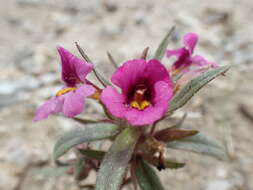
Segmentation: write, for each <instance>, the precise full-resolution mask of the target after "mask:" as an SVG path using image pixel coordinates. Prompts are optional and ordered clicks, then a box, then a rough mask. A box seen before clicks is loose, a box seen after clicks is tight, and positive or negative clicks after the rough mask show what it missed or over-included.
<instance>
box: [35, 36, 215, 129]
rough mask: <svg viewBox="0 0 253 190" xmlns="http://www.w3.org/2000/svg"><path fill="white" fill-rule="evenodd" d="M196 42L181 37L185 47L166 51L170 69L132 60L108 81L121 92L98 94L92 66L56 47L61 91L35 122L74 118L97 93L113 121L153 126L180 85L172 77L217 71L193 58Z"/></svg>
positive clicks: (111, 90) (108, 89)
mask: <svg viewBox="0 0 253 190" xmlns="http://www.w3.org/2000/svg"><path fill="white" fill-rule="evenodd" d="M197 41H198V36H197V35H196V34H194V33H187V34H186V35H185V36H184V47H182V48H179V49H175V50H167V52H166V55H167V57H168V58H169V57H171V56H176V57H177V60H176V61H175V62H174V63H173V64H172V66H171V68H166V67H165V66H164V65H163V64H162V63H161V62H160V61H159V60H157V59H151V60H148V61H147V60H145V59H133V60H129V61H126V62H125V63H123V64H122V66H120V67H119V68H118V69H117V70H116V71H115V72H114V73H113V75H112V78H111V81H112V83H113V84H114V85H116V86H117V87H119V88H120V89H121V92H118V91H117V90H116V88H115V87H114V86H112V85H108V86H106V87H105V88H104V89H102V90H101V89H100V90H99V88H98V87H96V86H95V85H94V84H92V83H91V82H90V81H88V80H87V79H86V76H87V75H88V74H89V73H90V72H91V71H92V69H93V65H92V63H88V62H86V61H84V60H81V59H79V58H78V57H76V56H75V55H73V54H71V53H70V52H68V51H67V50H66V49H64V48H62V47H58V52H59V55H60V57H61V65H62V81H63V82H64V87H63V88H62V89H61V90H59V91H58V92H57V93H56V95H55V96H54V97H52V98H51V99H50V100H48V101H47V102H46V103H45V104H43V105H42V106H41V107H40V108H39V109H38V110H37V113H36V116H35V118H34V120H36V121H38V120H42V119H45V118H47V117H48V116H49V115H50V114H55V113H59V112H62V113H63V114H64V116H66V117H74V116H76V115H78V114H80V113H82V112H83V110H84V104H85V99H86V98H89V97H92V95H94V94H95V93H99V97H100V98H99V99H100V101H99V102H101V103H102V104H103V105H104V107H105V108H106V110H107V112H108V113H109V114H110V115H111V116H112V117H113V118H118V119H121V120H124V121H127V123H128V124H129V125H131V126H144V125H150V124H153V123H154V122H156V121H158V120H160V119H161V118H162V117H163V116H164V115H165V114H166V113H167V111H168V109H169V105H170V101H171V98H172V97H173V91H174V90H175V86H176V87H177V89H178V85H177V84H178V83H179V81H180V80H178V83H174V82H173V78H174V77H175V76H180V77H181V78H182V79H184V78H185V77H186V76H189V75H190V76H196V74H199V73H202V72H205V71H207V70H208V69H210V68H215V67H218V66H217V64H215V63H212V62H209V61H207V60H206V59H205V58H203V57H201V56H199V55H195V56H193V55H192V54H193V51H194V48H195V46H196V44H197ZM191 78H192V77H191ZM187 79H188V80H189V77H188V78H187Z"/></svg>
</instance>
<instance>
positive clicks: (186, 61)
mask: <svg viewBox="0 0 253 190" xmlns="http://www.w3.org/2000/svg"><path fill="white" fill-rule="evenodd" d="M197 42H198V35H197V34H195V33H187V34H186V35H184V47H182V48H179V49H175V50H167V57H168V58H169V57H171V56H176V57H177V60H176V61H175V62H174V63H173V65H172V68H171V71H172V75H176V74H178V73H180V72H183V73H186V72H188V71H190V70H191V68H194V67H197V68H199V67H203V66H204V67H205V68H214V67H217V66H218V65H217V64H216V63H212V62H209V61H207V60H206V59H205V58H203V57H202V56H199V55H195V56H193V52H194V48H195V46H196V44H197ZM190 67H191V68H190Z"/></svg>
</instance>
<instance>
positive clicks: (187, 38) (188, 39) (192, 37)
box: [184, 32, 198, 55]
mask: <svg viewBox="0 0 253 190" xmlns="http://www.w3.org/2000/svg"><path fill="white" fill-rule="evenodd" d="M197 42H198V35H197V34H195V33H191V32H190V33H187V34H185V35H184V45H185V48H186V49H187V50H188V51H189V52H190V55H192V54H193V51H194V48H195V46H196V44H197Z"/></svg>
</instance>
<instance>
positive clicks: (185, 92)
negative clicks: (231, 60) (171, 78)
mask: <svg viewBox="0 0 253 190" xmlns="http://www.w3.org/2000/svg"><path fill="white" fill-rule="evenodd" d="M229 68H230V66H224V67H219V68H217V69H213V70H211V71H208V72H205V73H204V74H202V75H200V76H198V77H196V78H194V79H192V80H191V81H190V82H188V83H187V84H186V85H185V86H184V87H183V88H182V89H180V90H179V92H177V93H176V95H175V96H174V97H173V99H172V101H171V102H170V110H169V114H170V113H172V112H173V111H175V110H177V109H178V108H180V107H182V106H183V105H184V104H186V103H187V102H188V101H189V100H190V99H191V98H192V96H193V95H194V94H195V93H196V92H198V91H199V90H200V89H201V88H202V87H203V86H205V85H206V84H207V83H209V82H210V81H211V80H213V79H214V78H216V77H217V76H219V75H221V74H223V73H225V72H226V71H227V70H228V69H229Z"/></svg>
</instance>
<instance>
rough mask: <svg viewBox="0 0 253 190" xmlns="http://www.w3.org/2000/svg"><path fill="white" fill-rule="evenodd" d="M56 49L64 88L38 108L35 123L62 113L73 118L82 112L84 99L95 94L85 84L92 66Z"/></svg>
mask: <svg viewBox="0 0 253 190" xmlns="http://www.w3.org/2000/svg"><path fill="white" fill-rule="evenodd" d="M57 49H58V52H59V54H60V57H61V65H62V80H63V82H64V83H65V86H64V87H63V88H62V89H61V90H59V91H58V92H57V93H56V95H55V96H54V97H52V98H51V99H50V100H48V101H47V102H46V103H44V104H43V105H42V106H40V107H39V108H38V110H37V112H36V115H35V117H34V120H35V121H38V120H42V119H45V118H47V117H48V116H49V115H50V114H55V113H59V112H63V114H64V115H65V116H66V117H74V116H75V115H78V114H80V113H81V112H82V111H83V109H84V103H85V98H86V97H87V96H91V95H92V94H93V93H94V92H95V88H94V87H93V86H92V85H89V84H87V82H86V76H87V74H88V73H90V72H91V71H92V68H93V66H92V65H91V64H90V63H87V62H85V61H82V60H81V59H79V58H77V57H76V56H75V55H73V54H71V53H70V52H68V51H67V50H66V49H64V48H62V47H58V48H57Z"/></svg>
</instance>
